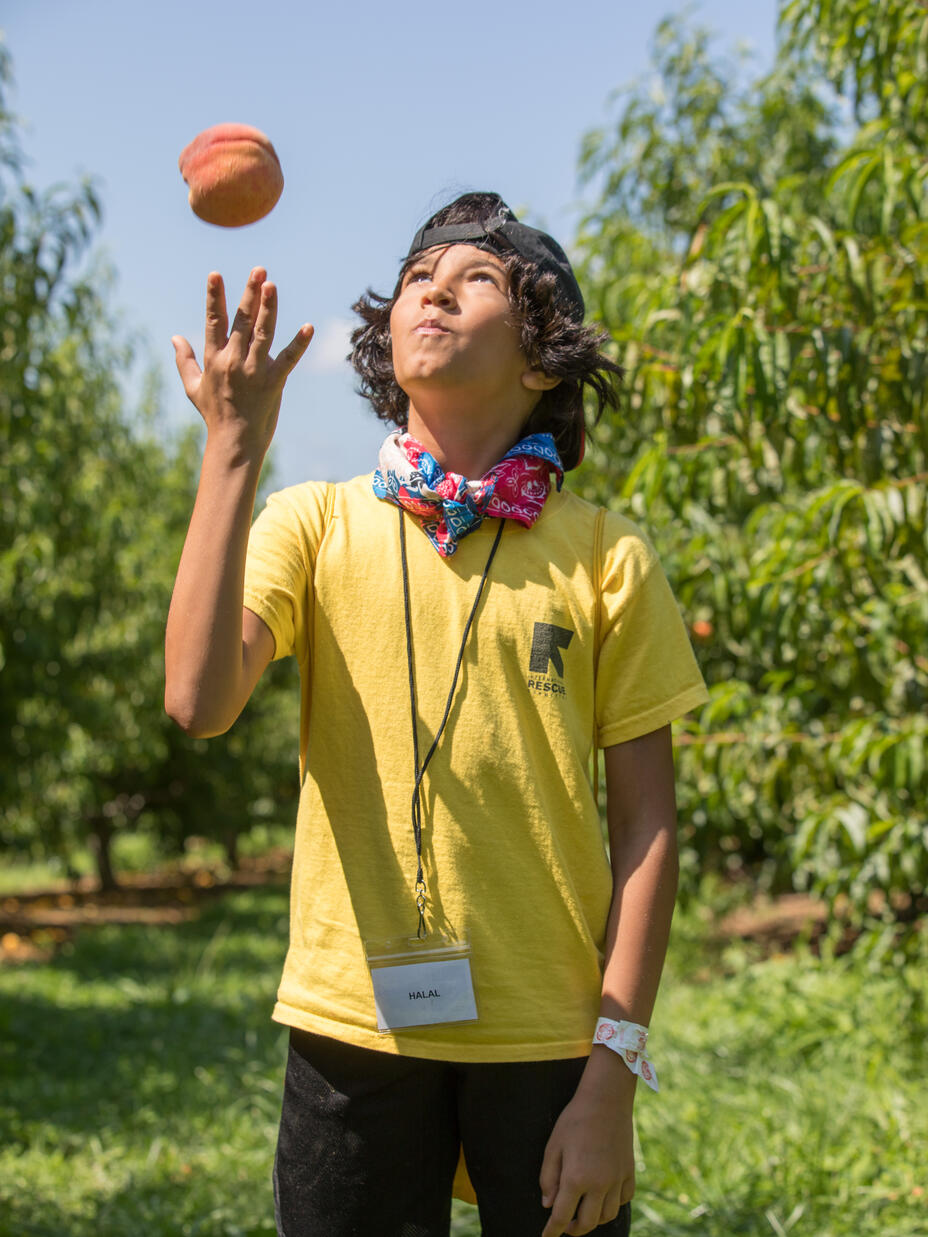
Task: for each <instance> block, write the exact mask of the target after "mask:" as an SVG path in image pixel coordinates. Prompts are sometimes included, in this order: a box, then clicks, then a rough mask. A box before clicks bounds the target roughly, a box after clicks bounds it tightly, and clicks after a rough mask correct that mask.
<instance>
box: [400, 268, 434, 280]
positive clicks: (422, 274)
mask: <svg viewBox="0 0 928 1237" xmlns="http://www.w3.org/2000/svg"><path fill="white" fill-rule="evenodd" d="M431 278H432V274H431V271H427V270H425V268H424V267H421V266H420V267H416V268H415V269H414V270H411V271H410V272H409V274H408V275H407V276H406V282H407V284H410V283H419V282H420V281H421V280H423V279H431Z"/></svg>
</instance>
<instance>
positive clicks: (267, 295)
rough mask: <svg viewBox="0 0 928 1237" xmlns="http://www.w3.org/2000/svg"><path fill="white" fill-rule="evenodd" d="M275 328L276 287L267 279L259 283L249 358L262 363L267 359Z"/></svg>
mask: <svg viewBox="0 0 928 1237" xmlns="http://www.w3.org/2000/svg"><path fill="white" fill-rule="evenodd" d="M276 329H277V289H276V288H275V287H274V285H273V284H272V283H270V282H268V281H266V282H265V283H263V284H262V285H261V289H260V294H259V302H258V315H257V317H256V318H255V329H254V332H253V335H252V343H251V348H250V350H249V353H248V355H249V358H251V359H253V360H255V361H257V362H259V363H263V362H266V361H267V357H268V354H269V352H270V351H271V344H272V343H273V342H274V331H275V330H276Z"/></svg>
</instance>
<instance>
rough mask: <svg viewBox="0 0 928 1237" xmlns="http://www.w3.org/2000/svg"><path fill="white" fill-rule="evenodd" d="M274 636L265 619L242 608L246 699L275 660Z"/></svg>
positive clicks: (243, 670) (243, 666) (246, 608)
mask: <svg viewBox="0 0 928 1237" xmlns="http://www.w3.org/2000/svg"><path fill="white" fill-rule="evenodd" d="M274 647H275V645H274V636H273V635H272V633H271V629H270V627H268V625H267V623H265V621H264V619H262V618H259V617H258V615H257V614H255V612H254V611H253V610H249V609H248V607H247V606H243V607H242V672H243V675H244V686H245V689H246V699H248V697H249V696H251V693H252V692H253V691H254V689H255V687H256V686H257V683H258V680H259V679H260V678H261V675H262V674H263V673H264V671H265V670H266V669H267V667H268V665H269V664H270V662H271V661H273V659H274Z"/></svg>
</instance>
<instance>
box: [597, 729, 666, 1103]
mask: <svg viewBox="0 0 928 1237" xmlns="http://www.w3.org/2000/svg"><path fill="white" fill-rule="evenodd" d="M605 763H606V787H607V814H608V821H609V837H610V846H611V851H612V856H611V861H612V876H613V881H612V884H613V894H612V904H611V907H610V911H609V919H608V923H607V928H606V943H605V957H604V964H603V984H602V999H601V1003H600V1016H601V1017H603V1018H613V1019H616V1020H627V1021H629V1022H637V1023H639V1024H640V1025H642V1026H647V1025H648V1024H649V1022H650V1020H651V1014H652V1012H653V1009H654V1003H655V1001H656V999H657V990H658V986H659V984H660V978H661V972H662V970H663V966H664V959H665V957H666V954H667V944H668V941H669V939H670V925H671V920H672V919H673V911H674V905H675V903H676V897H677V884H678V880H679V872H680V867H679V859H678V853H677V811H676V799H675V795H674V774H673V747H672V743H671V737H670V728H669V727H665V728H663V729H662V730H660V731H656V732H654V733H653V734H649V735H644V736H642V737H641V738H640V739H636V740H633V741H632V742H630V743H624V744H621V745H620V746H618V747H615V748H607V749H606V752H605ZM587 1073H588V1075H589V1076H590V1077H591V1078H595V1080H596V1082H597V1084H599V1083H601V1082H603V1081H607V1080H608V1081H610V1082H611V1084H612V1085H614V1086H615V1087H616V1088H618V1090H619V1091H621V1092H623V1093H627V1094H629V1095H631V1094H633V1093H634V1083H635V1076H634V1075H633V1074H632V1073H631V1071H630V1070H628V1069H627V1068H626V1067H625V1065H624V1063H623V1062H622V1060H621V1058H620V1057H619V1056H618V1055H617V1054H616V1053H614V1052H612V1051H611V1050H610V1049H609V1048H607V1047H605V1046H603V1045H596V1046H594V1047H593V1049H592V1050H591V1054H590V1062H589V1068H588V1071H587Z"/></svg>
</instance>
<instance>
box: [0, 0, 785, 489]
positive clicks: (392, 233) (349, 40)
mask: <svg viewBox="0 0 928 1237" xmlns="http://www.w3.org/2000/svg"><path fill="white" fill-rule="evenodd" d="M686 7H687V6H685V5H684V4H681V3H674V2H672V0H668V2H667V3H664V4H663V5H660V4H658V5H657V6H652V5H650V4H642V3H640V2H639V3H626V2H624V0H580V2H579V3H574V4H565V3H563V0H559V2H558V3H554V2H553V0H535V2H534V3H531V4H527V3H495V4H489V5H478V6H476V7H473V6H471V7H464V6H454V5H447V4H446V5H422V4H417V5H411V4H407V3H404V2H403V0H394V2H393V3H384V2H383V0H376V2H375V0H357V2H356V3H353V4H347V3H345V4H338V3H335V4H333V3H327V4H314V3H311V2H310V3H305V2H304V3H301V4H287V3H280V2H274V0H267V2H266V3H265V4H264V5H263V7H262V8H261V9H260V11H259V10H258V8H257V6H255V5H253V4H247V5H246V4H245V3H243V2H242V0H226V2H225V3H222V4H217V3H212V2H206V0H192V2H191V0H184V2H183V3H182V2H181V0H159V3H154V4H152V3H137V2H135V0H6V2H5V4H4V6H3V18H2V28H3V31H4V34H5V38H6V42H7V44H8V47H9V49H10V51H11V53H12V57H13V66H14V72H15V77H16V85H15V90H14V93H13V95H12V99H11V103H12V106H13V109H14V111H16V112H17V113H18V114H19V115H20V117H21V118H22V120H23V122H24V125H25V129H24V134H23V141H24V146H25V149H26V153H27V155H28V156H29V157H30V160H31V164H30V176H31V179H32V181H33V183H34V184H35V185H36V186H38V187H40V188H42V187H46V186H48V185H50V184H52V183H54V182H56V181H73V180H74V179H75V178H76V177H77V176H79V175H82V174H90V175H92V176H94V177H95V178H97V180H98V183H99V185H100V189H101V194H102V199H103V204H104V210H105V219H104V224H103V227H102V229H101V233H100V238H99V245H100V252H101V254H102V255H104V256H105V257H106V258H107V259H108V260H109V261H110V262H111V264H112V265H113V266H114V267H115V270H116V273H117V276H118V280H117V283H116V286H115V289H114V292H113V307H114V310H115V311H116V312H117V314H118V316H119V318H120V319H121V321H122V323H123V324H124V326H125V328H126V329H127V330H128V331H131V332H133V333H136V334H139V335H140V336H141V337H142V339H143V340H144V348H145V349H146V350H147V353H148V356H149V357H150V359H151V360H153V361H154V362H155V363H157V364H158V365H159V366H161V367H162V369H163V372H164V376H165V385H164V408H165V416H166V420H167V421H168V422H169V423H170V424H175V425H176V424H179V423H181V422H182V421H184V420H187V419H191V418H193V419H196V418H197V414H196V412H195V411H194V409H193V408H192V406H191V405H189V404H188V403H187V402H186V399H185V397H184V395H183V392H182V390H181V388H180V383H179V380H178V378H177V375H176V371H175V370H174V366H173V350H172V348H171V345H170V342H169V341H170V336H171V335H172V334H175V333H178V334H182V335H186V336H187V337H188V338H189V339H190V340H191V342H192V343H193V345H194V347H195V348H196V349H197V352H198V356H199V355H200V352H201V349H202V332H203V327H202V316H203V310H202V305H203V292H204V286H205V280H206V274H207V272H208V271H210V270H212V269H217V270H220V271H222V273H223V275H224V277H225V279H226V284H227V288H228V289H229V297H230V301H236V300H237V299H238V296H239V294H240V290H241V286H242V284H243V283H244V279H245V277H246V275H247V273H248V271H249V269H250V268H251V267H252V266H254V265H256V264H263V265H265V266H266V267H267V268H268V271H269V273H270V275H271V278H273V279H274V280H275V281H276V282H277V283H278V285H279V288H280V303H281V309H280V327H279V331H280V335H279V339H280V342H281V343H282V342H284V340H285V338H286V339H289V337H290V335H292V333H293V331H294V330H295V329H296V328H297V327H298V326H299V324H300V323H301V322H303V321H310V322H313V323H314V325H315V327H316V338H315V340H314V341H313V344H312V346H311V349H310V353H309V354H308V355H307V357H306V358H304V360H303V362H302V363H301V365H300V367H299V369H298V370H297V371H296V373H295V374H294V375H293V377H292V378H291V381H290V384H289V385H288V388H287V391H286V392H285V394H284V405H283V410H282V413H281V419H280V425H279V429H278V434H277V439H276V444H275V454H274V460H275V472H276V479H277V481H278V482H279V483H281V484H290V483H292V482H295V481H299V480H303V479H305V478H307V477H321V478H327V479H335V480H338V479H342V478H346V477H349V476H352V475H354V474H356V473H359V472H367V471H368V470H369V469H370V468H372V467H373V465H374V461H375V458H376V451H377V448H378V446H379V443H380V441H381V439H382V437H383V434H384V432H385V431H384V428H383V427H382V426H381V424H380V423H379V422H378V421H376V420H375V419H374V417H373V416H372V414H370V413H369V412H368V411H367V410H366V405H364V403H363V402H362V401H361V400H360V399H359V398H358V397H357V396H356V395H355V394H354V393H353V378H352V374H351V372H350V371H349V369H348V366H347V365H346V364H345V363H344V361H343V360H342V358H343V356H344V352H345V341H346V331H347V324H348V323H349V322H350V319H351V313H350V306H351V304H352V302H353V301H354V300H355V299H356V297H357V296H358V294H359V293H360V292H362V291H363V290H364V289H365V288H366V287H367V286H368V285H373V287H374V288H376V289H378V290H383V291H389V289H390V288H391V287H392V285H393V281H394V278H395V274H396V269H397V263H398V260H399V259H400V257H401V256H402V254H403V253H404V252H405V250H406V248H407V247H408V244H409V240H410V238H411V236H412V234H413V232H414V231H415V228H416V227H417V226H418V224H419V223H421V222H422V221H423V219H424V218H425V217H426V216H427V215H428V214H429V213H430V211H431V210H433V209H435V208H436V207H437V206H438V205H441V204H442V203H443V202H444V201H446V200H447V199H448V198H450V197H451V196H453V195H454V194H455V193H456V192H459V191H463V190H466V189H487V188H491V189H496V190H497V191H499V192H500V193H502V195H503V196H504V197H505V198H506V199H507V200H508V201H509V203H510V205H511V206H513V208H514V209H516V210H517V211H519V212H520V213H524V215H525V216H526V217H527V218H529V219H530V220H531V222H533V223H536V224H540V225H542V226H544V227H546V228H548V230H550V231H552V232H553V233H554V234H555V235H556V236H557V237H558V239H560V240H561V241H562V243H563V244H565V246H566V247H568V248H569V247H570V242H571V239H572V234H573V226H574V221H575V219H576V217H577V211H578V204H579V200H580V196H579V195H580V191H579V188H578V185H577V177H576V165H577V154H578V150H579V144H580V139H581V137H582V135H583V133H584V132H585V131H586V130H587V129H590V128H592V127H594V126H596V125H599V124H602V123H603V122H604V121H606V120H607V118H608V116H609V115H610V114H611V112H610V109H609V104H608V99H609V96H610V94H611V93H612V92H613V91H614V90H615V89H616V88H617V87H619V86H622V85H626V84H628V83H629V82H630V81H632V80H633V79H635V78H638V77H641V76H643V75H646V74H647V72H648V66H649V52H650V45H651V38H652V35H653V32H654V29H655V27H656V25H657V22H658V20H659V19H660V18H661V17H662V16H666V15H675V14H677V15H679V14H682V13H683V12H684V11H685V9H686ZM689 8H690V12H691V15H692V18H693V19H695V20H697V21H699V22H701V23H702V24H704V25H706V26H708V27H710V28H711V29H713V30H715V31H717V32H718V33H719V35H720V38H721V40H722V43H723V44H724V45H731V44H734V43H737V42H742V41H743V42H747V43H748V44H749V45H750V46H751V47H753V48H754V49H755V51H756V55H757V64H758V68H759V69H763V68H765V67H767V66H768V65H769V64H770V62H771V60H772V56H773V47H774V35H775V18H776V9H777V4H776V0H703V2H702V3H701V4H696V5H692V6H689ZM220 121H242V122H245V123H248V124H253V125H256V126H257V127H258V128H260V129H263V130H264V131H265V132H266V133H267V134H268V135H269V136H270V138H271V140H272V141H273V142H274V145H275V147H276V149H277V152H278V154H279V156H280V159H281V163H282V165H283V168H284V175H285V178H286V184H285V188H284V193H283V197H282V198H281V201H280V202H279V204H278V205H277V207H276V208H275V209H274V211H273V212H272V213H271V214H270V215H269V216H268V217H267V218H266V219H265V220H262V221H261V222H259V223H257V224H254V225H252V226H251V227H247V228H241V229H236V230H224V229H219V228H215V227H211V226H210V225H208V224H205V223H202V222H200V221H199V220H198V219H196V218H195V217H194V216H193V215H192V214H191V212H190V210H189V207H188V206H187V198H186V186H185V185H184V183H183V181H182V180H181V177H180V174H179V172H178V170H177V157H178V154H179V153H180V151H181V149H182V148H183V147H184V146H185V145H186V144H187V142H188V141H189V140H190V139H191V138H192V137H193V136H194V135H195V134H196V133H197V132H199V131H200V130H201V129H203V128H206V127H207V126H208V125H213V124H217V123H218V122H220Z"/></svg>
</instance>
